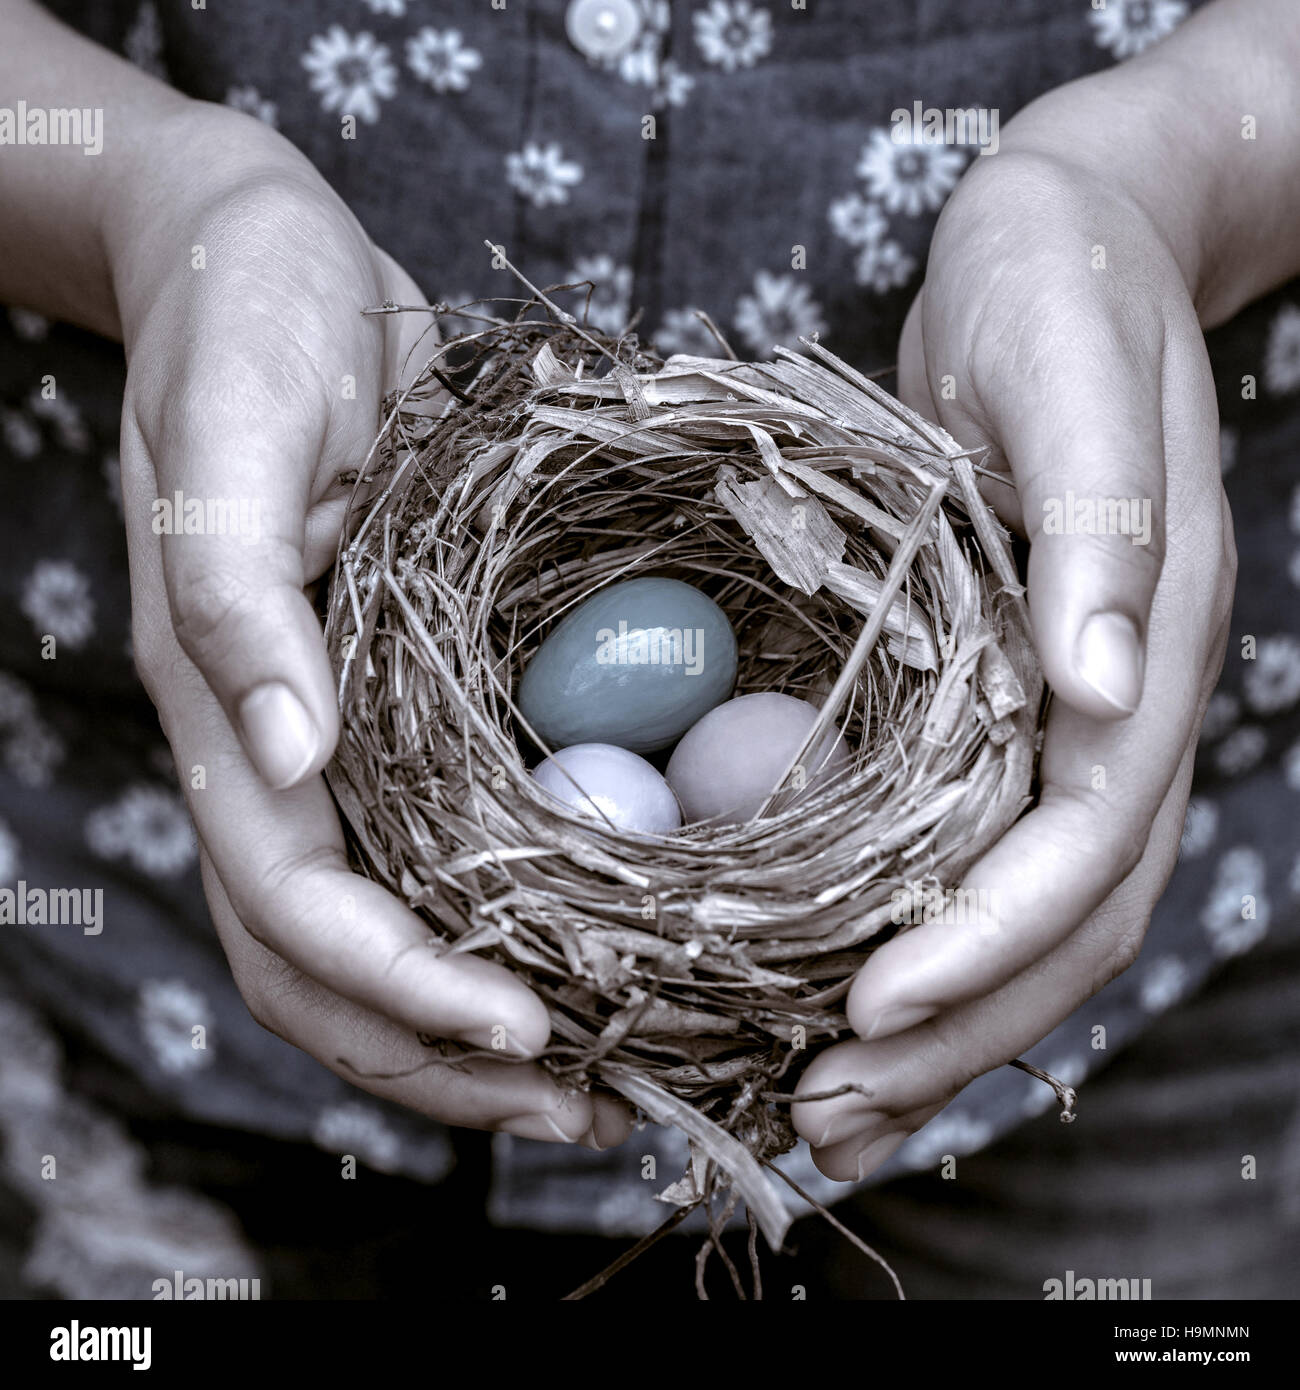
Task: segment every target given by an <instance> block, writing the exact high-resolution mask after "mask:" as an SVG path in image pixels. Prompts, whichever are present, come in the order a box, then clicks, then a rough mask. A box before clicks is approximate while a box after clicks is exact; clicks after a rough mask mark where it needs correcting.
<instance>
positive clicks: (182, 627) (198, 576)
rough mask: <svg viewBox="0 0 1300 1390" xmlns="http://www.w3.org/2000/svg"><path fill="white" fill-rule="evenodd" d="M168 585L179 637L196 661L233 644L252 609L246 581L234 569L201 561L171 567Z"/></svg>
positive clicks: (174, 621) (175, 626) (178, 639)
mask: <svg viewBox="0 0 1300 1390" xmlns="http://www.w3.org/2000/svg"><path fill="white" fill-rule="evenodd" d="M167 587H168V591H169V596H170V599H171V609H172V625H173V629H174V631H175V633H176V640H177V641H178V642H179V643H180V644H181V646H182V647H183V648H184V650H185V651H186V652H187V653H188V654H189V655H190V656H191V657H192V658H193V659H194V660H195V661H196V662H200V663H201V662H202V661H203V660H208V659H212V658H213V657H214V656H219V655H220V653H221V652H222V651H223V650H226V649H228V648H229V647H230V645H231V643H232V642H233V640H234V634H235V631H236V629H237V628H238V627H239V626H240V625H241V624H242V622H243V620H244V619H245V618H246V616H247V615H248V613H249V611H250V594H249V588H248V584H247V581H246V580H244V579H243V578H242V577H241V576H240V575H239V574H237V573H236V572H235V571H234V570H232V569H227V568H217V567H215V566H211V565H204V564H197V565H186V566H185V567H183V568H181V569H180V570H179V572H177V570H176V568H175V567H170V568H169V571H168V584H167Z"/></svg>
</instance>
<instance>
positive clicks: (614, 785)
mask: <svg viewBox="0 0 1300 1390" xmlns="http://www.w3.org/2000/svg"><path fill="white" fill-rule="evenodd" d="M533 777H534V779H535V780H536V781H537V782H538V784H539V785H540V786H542V787H544V788H545V789H546V790H547V791H548V792H550V794H551V795H552V796H554V797H557V798H558V799H559V800H560V801H563V802H565V803H566V804H567V805H569V806H572V807H573V808H574V810H575V811H578V812H580V813H581V814H582V815H586V816H593V817H595V818H596V819H597V820H599V819H600V818H601V817H602V816H603V817H604V818H605V819H606V820H608V821H609V822H610V823H611V824H612V825H616V826H617V827H618V828H619V829H620V830H634V831H639V832H641V833H642V834H644V835H670V834H671V833H672V832H673V831H674V830H676V829H678V828H679V827H680V826H681V823H682V813H681V808H680V807H679V806H678V805H677V798H676V797H675V796H674V795H673V792H672V788H671V787H669V785H668V783H667V782H665V781H664V779H663V778H662V777H661V776H660V775H659V773H658V772H657V771H656V770H655V769H654V768H653V767H651V766H650V764H649V763H648V762H646V760H645V759H644V758H642V757H640V756H638V755H637V754H636V753H630V752H629V751H628V750H627V749H626V748H618V747H616V746H615V745H614V744H612V743H574V744H571V745H570V746H569V747H568V748H561V749H560V750H559V751H558V752H557V753H555V754H554V755H553V756H551V757H549V758H547V759H546V761H545V762H543V763H539V764H538V766H537V767H535V768H534V769H533Z"/></svg>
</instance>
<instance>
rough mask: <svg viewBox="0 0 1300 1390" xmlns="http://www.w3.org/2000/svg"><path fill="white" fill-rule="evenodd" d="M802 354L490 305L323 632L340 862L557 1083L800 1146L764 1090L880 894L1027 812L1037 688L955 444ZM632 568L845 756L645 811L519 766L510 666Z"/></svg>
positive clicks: (367, 527) (850, 955)
mask: <svg viewBox="0 0 1300 1390" xmlns="http://www.w3.org/2000/svg"><path fill="white" fill-rule="evenodd" d="M535 307H536V306H534V310H535ZM804 347H805V351H804V352H801V353H796V352H792V351H786V350H784V349H778V350H777V355H776V358H775V360H773V361H770V362H764V363H742V362H737V361H733V360H730V359H729V358H724V357H722V356H719V357H718V358H688V357H676V358H672V359H669V361H668V362H667V363H666V364H665V363H663V362H662V361H660V360H659V359H658V358H656V357H653V356H652V355H649V354H647V353H645V352H644V351H641V350H639V349H638V347H637V346H636V344H635V341H634V340H630V341H629V340H623V341H615V340H612V339H608V338H604V337H603V336H602V335H599V334H594V333H593V332H591V331H589V330H586V329H583V328H581V327H577V326H571V325H568V324H564V323H557V322H556V321H555V319H554V318H553V317H552V316H550V315H545V314H543V315H541V316H538V314H537V313H536V312H535V311H534V312H533V314H532V315H531V316H530V313H529V311H528V310H525V311H524V312H522V313H521V314H519V316H518V317H516V318H514V319H512V320H510V321H508V322H507V321H504V320H499V321H486V320H485V326H484V327H483V328H482V329H480V330H478V331H476V332H472V333H470V334H467V335H466V336H465V337H464V338H462V339H460V340H456V341H454V342H453V343H451V344H448V345H445V346H444V347H443V348H440V349H438V350H437V352H436V353H435V357H434V360H433V361H432V362H431V363H430V365H429V367H428V368H427V369H426V371H425V372H424V374H423V375H422V376H421V378H420V380H419V381H418V382H417V384H416V386H415V388H414V389H413V390H412V391H411V392H409V393H407V394H406V395H405V396H404V397H402V398H401V399H396V398H394V399H392V400H391V401H390V405H391V409H390V410H389V411H388V413H387V415H386V419H385V421H384V424H383V428H382V431H381V433H380V435H379V438H378V439H377V441H376V445H375V448H374V450H372V453H371V456H370V458H369V459H368V460H367V461H366V464H365V465H364V467H363V468H362V469H360V470H359V476H358V478H357V481H356V490H355V493H354V499H353V507H352V511H351V515H350V519H349V523H348V526H347V528H346V530H345V536H344V541H343V545H342V547H341V549H340V555H339V563H338V565H337V567H336V571H335V575H334V578H333V582H332V587H331V591H330V595H329V600H328V614H327V623H326V627H327V641H328V644H329V647H330V650H331V653H332V657H333V660H334V664H335V670H336V673H337V676H338V689H339V698H340V703H341V708H342V714H343V734H342V738H341V741H340V744H339V749H338V753H337V755H336V758H335V760H334V762H333V764H332V765H331V768H330V770H329V779H330V784H331V786H332V788H333V790H334V793H335V796H336V798H337V800H338V802H339V805H340V808H341V810H342V812H343V815H344V818H345V820H346V822H347V824H348V826H349V830H350V842H351V845H352V849H353V853H354V856H355V858H356V859H357V861H358V863H359V865H360V867H361V868H362V869H363V870H364V871H365V872H366V873H367V874H369V875H370V876H371V877H373V878H375V879H377V880H379V881H380V882H382V883H384V884H385V885H387V886H388V887H389V888H390V889H391V890H392V891H394V892H395V893H397V894H399V895H400V896H402V897H403V898H404V899H405V900H406V901H407V902H408V903H410V904H411V905H412V906H413V907H414V908H415V909H416V910H417V911H418V912H420V913H421V914H422V915H423V917H424V918H425V920H426V921H427V922H428V923H429V926H430V930H431V932H433V933H435V934H436V935H437V937H438V939H439V940H440V941H441V942H442V943H443V944H444V945H445V947H446V948H447V949H450V950H454V951H475V952H479V953H482V954H485V955H488V956H490V957H492V958H495V959H498V960H501V961H503V962H505V963H508V964H509V965H510V966H511V967H512V968H513V969H514V970H516V971H517V972H518V973H519V974H520V975H522V976H523V977H524V978H525V979H526V980H527V981H528V983H529V984H530V985H531V986H532V987H533V988H534V989H535V990H536V991H537V992H538V993H539V994H540V995H541V996H542V997H543V998H544V999H545V1000H546V1002H547V1004H548V1006H549V1008H550V1012H551V1017H552V1023H553V1032H552V1040H551V1045H550V1046H549V1048H548V1050H547V1052H546V1054H545V1055H544V1057H543V1059H542V1060H543V1064H544V1065H545V1066H547V1067H548V1068H549V1069H550V1070H551V1071H552V1072H553V1073H555V1074H556V1076H557V1077H559V1078H561V1079H563V1080H564V1081H565V1082H567V1083H569V1084H572V1085H575V1086H579V1087H587V1086H590V1085H592V1084H600V1085H604V1086H608V1087H611V1088H613V1089H614V1090H616V1091H619V1092H621V1093H622V1094H623V1095H625V1096H626V1097H628V1098H629V1099H632V1100H633V1101H635V1102H636V1103H637V1104H638V1105H640V1106H641V1107H642V1108H643V1109H644V1110H646V1111H647V1112H648V1113H649V1114H650V1115H651V1116H652V1117H653V1118H654V1119H656V1120H659V1121H661V1122H668V1123H675V1124H678V1125H679V1126H681V1127H682V1128H684V1129H685V1130H686V1131H687V1132H688V1133H689V1134H691V1135H692V1137H693V1138H695V1139H696V1140H699V1141H701V1142H703V1141H705V1140H707V1139H710V1138H711V1139H712V1140H713V1141H716V1142H722V1137H723V1136H725V1137H726V1140H727V1142H728V1143H731V1144H739V1145H740V1147H741V1148H742V1149H743V1150H744V1151H745V1152H746V1153H748V1154H751V1155H754V1156H756V1157H758V1158H760V1159H761V1158H765V1157H771V1156H773V1155H775V1154H778V1153H780V1152H782V1151H784V1150H785V1149H786V1148H788V1147H789V1146H790V1144H791V1143H792V1142H793V1133H792V1130H791V1128H790V1124H789V1111H788V1107H786V1106H782V1105H781V1104H780V1103H779V1101H778V1100H777V1095H778V1094H783V1093H788V1090H789V1085H790V1082H791V1081H792V1079H793V1075H794V1073H796V1072H797V1070H798V1067H799V1063H800V1061H801V1060H802V1059H803V1058H806V1057H807V1056H808V1055H809V1053H810V1051H811V1050H812V1049H815V1048H816V1047H818V1046H819V1045H822V1044H824V1043H827V1042H830V1041H833V1040H834V1039H836V1038H839V1037H842V1036H844V1035H845V1034H846V1032H847V1023H846V1020H845V1017H844V1015H843V1012H842V1007H841V1006H842V1001H843V999H844V996H845V994H846V993H847V990H848V986H849V984H850V981H851V979H852V977H853V975H854V973H855V972H856V971H857V970H858V969H859V968H860V967H861V965H862V963H863V961H864V959H865V958H866V955H867V954H868V953H869V951H870V950H871V949H873V947H874V946H876V945H878V944H879V943H880V942H882V941H883V940H885V939H887V938H888V937H889V936H890V935H892V934H893V933H895V932H896V931H898V930H899V929H900V926H899V918H900V913H899V910H898V909H899V903H900V901H902V900H904V899H906V900H909V901H912V902H920V901H922V900H926V901H931V902H932V901H934V896H933V895H934V893H935V892H936V891H937V892H940V893H943V892H951V890H952V889H954V888H955V887H956V886H957V885H958V884H959V882H960V876H961V874H962V873H963V871H964V870H965V868H966V867H967V866H969V865H970V863H971V862H972V861H973V860H974V859H975V858H976V857H977V856H978V855H979V854H980V853H981V852H982V850H983V849H985V848H986V847H987V846H988V845H989V844H990V843H991V842H992V841H993V840H995V839H996V838H997V837H998V836H999V835H1000V834H1001V833H1002V832H1003V831H1004V830H1005V829H1006V828H1007V827H1008V826H1009V825H1010V824H1011V823H1012V822H1013V821H1014V820H1015V819H1016V817H1017V816H1018V815H1019V814H1020V813H1021V812H1022V811H1023V809H1024V808H1025V806H1026V805H1027V804H1028V802H1029V800H1030V798H1031V789H1032V781H1033V774H1034V761H1035V752H1036V747H1037V731H1038V726H1039V717H1040V709H1041V704H1042V681H1041V677H1040V675H1039V672H1038V667H1037V664H1036V660H1035V658H1034V655H1033V652H1032V648H1031V646H1030V642H1029V637H1028V626H1027V619H1026V614H1025V607H1024V600H1023V591H1022V589H1021V587H1020V585H1019V583H1018V580H1017V577H1016V573H1015V568H1014V565H1013V563H1012V559H1011V553H1010V549H1009V543H1008V537H1007V536H1006V534H1005V532H1004V531H1003V530H1002V528H1001V527H1000V525H999V524H998V523H997V521H996V520H995V519H994V517H993V515H992V513H991V512H990V511H989V510H988V508H987V507H986V505H985V504H984V503H983V501H982V500H981V499H980V497H979V494H978V492H977V489H976V481H975V479H976V475H975V468H974V466H973V463H972V460H971V459H970V457H969V456H968V455H967V454H965V453H964V452H963V451H962V450H961V449H960V448H959V447H958V446H957V444H956V443H955V442H954V441H953V440H952V439H951V438H950V437H949V436H947V435H946V434H945V433H944V432H943V431H942V430H940V429H939V428H938V427H937V426H935V425H933V424H930V423H929V422H927V421H924V420H923V419H921V418H920V417H919V416H916V415H914V414H913V413H912V412H910V411H909V410H907V409H906V408H905V407H904V406H902V405H901V404H900V403H899V402H897V401H895V400H894V399H893V398H892V397H890V396H889V395H888V394H887V393H886V392H884V391H883V390H881V389H880V388H879V387H878V386H877V385H875V383H874V382H872V381H870V380H869V379H867V378H864V377H862V376H860V375H859V374H858V373H857V372H855V371H853V370H852V369H851V368H850V367H848V366H847V365H846V364H844V363H843V362H841V361H840V360H839V359H838V358H836V357H834V356H833V354H831V353H830V352H828V351H827V350H826V349H825V348H824V347H822V346H821V345H820V344H818V343H816V342H809V343H806V344H805V345H804ZM446 387H450V388H451V389H450V391H448V390H447V389H445V388H446ZM649 574H653V575H666V576H670V577H673V578H678V579H683V580H686V581H687V582H689V583H691V584H693V585H696V586H698V587H699V588H700V589H702V590H703V591H704V592H706V593H707V594H709V595H710V596H711V597H712V598H714V599H715V600H716V601H717V602H718V604H720V605H721V607H722V608H723V610H724V611H725V612H726V613H727V615H728V617H729V619H730V620H731V622H732V624H733V626H734V629H735V632H736V637H737V641H738V644H739V648H740V668H739V677H738V682H737V687H736V693H737V694H744V693H747V692H750V691H760V690H777V691H784V692H786V693H789V694H793V695H798V696H801V697H803V698H806V699H810V700H812V701H813V702H814V703H816V704H818V705H820V706H821V707H822V719H821V721H820V723H819V726H818V728H817V730H815V731H814V733H813V734H812V735H810V738H809V740H808V743H807V744H806V745H805V747H811V746H812V745H813V742H814V739H816V738H818V737H820V734H821V731H822V729H824V728H825V727H827V726H828V725H829V724H830V723H831V722H834V723H836V724H838V726H839V727H840V728H842V729H843V730H844V732H845V734H846V736H847V739H848V742H849V745H850V748H851V749H852V760H851V766H850V767H849V768H848V769H847V771H846V772H844V773H843V774H841V775H839V776H837V777H836V778H834V779H833V780H831V781H829V782H827V783H825V784H824V785H823V784H820V783H817V784H814V785H813V786H811V787H806V788H803V789H802V791H799V790H797V789H796V788H797V785H798V784H797V779H793V778H792V779H787V786H786V788H785V790H783V792H782V793H781V794H780V795H779V796H777V797H776V798H775V799H774V801H773V803H772V804H771V805H770V807H769V809H768V811H767V813H766V814H765V815H763V816H762V817H761V818H760V819H757V820H755V821H752V822H750V823H749V824H747V825H743V826H735V827H731V828H725V829H720V828H716V827H710V826H707V825H706V826H696V827H688V828H686V829H684V830H683V831H681V832H678V833H677V834H674V835H672V836H666V837H661V836H648V835H639V834H634V833H628V832H623V831H620V830H618V829H616V828H614V827H613V826H611V825H609V824H607V823H605V822H603V821H600V820H596V819H592V818H588V817H583V816H581V815H579V814H578V813H577V812H575V811H572V810H570V809H569V808H567V807H564V806H562V805H560V804H559V803H558V802H557V801H555V800H553V799H552V798H551V797H549V796H548V795H547V794H546V793H545V792H543V791H542V790H541V788H540V787H539V786H538V785H537V784H536V783H535V782H534V781H533V779H532V778H531V777H530V776H529V771H528V769H529V766H530V765H533V764H535V762H536V761H537V760H538V759H539V758H540V757H541V756H542V753H541V751H539V749H538V748H537V746H536V741H535V740H534V739H532V738H531V737H530V731H529V730H527V729H526V728H524V727H523V726H522V720H521V717H520V715H519V713H518V711H517V709H516V708H515V706H514V704H513V700H512V692H514V691H515V690H516V689H517V685H518V681H519V678H520V674H521V672H522V670H523V668H524V666H525V665H526V663H527V662H528V660H529V658H530V656H531V655H532V654H533V653H534V652H535V651H536V650H537V648H538V646H539V644H540V642H541V641H542V640H543V639H544V638H545V636H546V634H547V633H548V631H550V629H551V628H552V626H553V625H554V624H555V623H556V622H557V621H558V620H559V619H560V618H561V617H562V616H563V615H565V614H566V613H568V612H570V611H571V610H572V609H573V607H574V606H575V605H576V604H578V603H579V602H581V601H582V600H583V599H584V598H585V597H587V596H588V595H590V594H591V593H592V592H594V591H595V590H597V589H598V588H600V587H602V586H605V585H608V584H611V583H614V582H617V581H619V580H623V579H627V578H632V577H637V576H642V575H649ZM706 1147H707V1145H706ZM710 1152H716V1151H715V1150H713V1149H711V1150H710ZM723 1158H724V1161H725V1155H724V1156H723Z"/></svg>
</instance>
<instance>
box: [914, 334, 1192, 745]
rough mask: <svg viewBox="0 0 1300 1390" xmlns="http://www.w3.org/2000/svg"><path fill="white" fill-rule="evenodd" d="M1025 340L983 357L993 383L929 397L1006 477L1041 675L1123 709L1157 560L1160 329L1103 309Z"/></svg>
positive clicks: (1134, 695)
mask: <svg viewBox="0 0 1300 1390" xmlns="http://www.w3.org/2000/svg"><path fill="white" fill-rule="evenodd" d="M1134 317H1138V316H1134ZM1027 336H1028V337H1029V338H1030V339H1031V340H1032V341H1031V342H1030V343H1029V344H1027V345H1026V347H1025V348H1024V349H1020V348H1019V347H1016V348H1013V349H1012V350H1011V351H1010V352H1009V353H1008V352H1007V351H1005V350H1003V351H1002V352H998V353H992V354H989V355H988V357H987V358H986V360H990V361H992V362H993V363H995V364H996V366H997V376H996V377H995V378H994V379H992V380H988V381H980V380H975V381H974V382H972V383H971V386H972V387H973V389H972V390H969V391H967V392H961V391H960V390H959V391H958V393H957V399H956V400H953V401H948V400H945V399H943V398H942V397H940V399H939V400H938V402H937V404H938V412H939V418H940V422H941V423H942V424H943V425H944V427H945V428H946V429H947V430H948V431H949V432H950V433H951V434H952V435H953V436H954V437H955V438H956V439H958V440H959V441H960V442H961V443H962V444H963V445H965V446H967V447H980V446H985V447H987V448H988V450H989V457H988V459H987V460H986V463H987V466H988V467H989V468H990V469H994V470H997V469H1000V468H1004V467H1009V469H1010V472H1011V474H1012V476H1013V478H1014V480H1015V484H1016V490H1017V498H1016V499H1015V500H1016V501H1017V502H1018V507H1015V508H1014V510H1015V511H1017V512H1018V513H1019V516H1018V517H1017V518H1016V520H1019V521H1020V523H1021V525H1022V526H1023V529H1024V532H1025V534H1026V536H1027V537H1028V539H1029V542H1030V550H1029V567H1028V586H1027V587H1028V601H1029V612H1030V617H1031V620H1032V622H1033V629H1034V642H1035V646H1036V647H1037V649H1038V655H1039V659H1040V661H1041V662H1042V665H1043V673H1044V675H1045V676H1046V678H1047V681H1048V684H1049V685H1050V686H1051V687H1052V690H1053V691H1054V693H1055V695H1056V696H1057V698H1058V699H1060V700H1062V701H1064V702H1065V703H1066V704H1068V705H1070V706H1071V707H1072V708H1074V709H1076V710H1078V711H1079V712H1080V713H1082V714H1086V715H1089V716H1091V717H1092V718H1095V719H1119V718H1124V717H1125V716H1127V715H1129V714H1132V713H1133V711H1134V710H1135V709H1136V708H1137V706H1138V702H1139V700H1140V699H1141V696H1142V686H1143V677H1144V672H1145V664H1146V637H1147V625H1148V621H1149V618H1150V612H1151V600H1152V597H1153V595H1154V593H1155V589H1156V584H1157V583H1158V581H1159V578H1160V571H1161V567H1162V565H1163V563H1164V553H1165V522H1164V510H1165V448H1164V427H1163V418H1162V412H1163V396H1164V391H1163V357H1164V340H1163V330H1162V327H1161V325H1160V323H1159V321H1158V316H1157V315H1154V314H1153V315H1152V316H1151V317H1150V320H1149V321H1148V322H1146V323H1144V324H1142V325H1141V326H1139V325H1137V324H1135V323H1133V322H1127V323H1125V324H1124V325H1123V326H1122V327H1121V326H1120V325H1119V324H1118V323H1117V322H1114V321H1113V320H1111V319H1110V318H1108V317H1106V316H1105V315H1104V314H1103V315H1094V316H1092V317H1090V318H1089V319H1088V321H1087V322H1086V323H1083V322H1081V321H1080V319H1079V318H1072V319H1070V320H1069V322H1068V336H1066V333H1065V332H1064V331H1063V329H1053V330H1051V331H1050V334H1049V335H1047V336H1046V339H1045V336H1044V335H1043V334H1042V333H1041V332H1040V333H1038V334H1032V335H1027ZM980 356H981V354H979V353H973V354H972V358H971V360H972V362H973V363H978V362H979V360H980ZM973 370H975V371H978V368H977V367H975V368H973ZM963 397H964V398H965V400H966V401H967V402H969V401H970V400H972V399H973V400H974V401H975V402H977V403H978V404H977V405H976V406H974V407H972V408H967V405H966V404H963ZM985 491H986V492H987V488H986V489H985ZM997 491H998V492H999V493H1005V492H1006V489H1005V488H1002V487H998V488H997ZM998 502H999V503H1000V505H998V508H997V509H998V510H999V512H1001V513H1002V514H1003V515H1004V518H1006V519H1008V520H1010V519H1011V518H1010V517H1007V511H1008V510H1009V509H1008V508H1007V507H1006V505H1005V503H1003V502H1002V499H1001V498H999V499H998Z"/></svg>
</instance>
